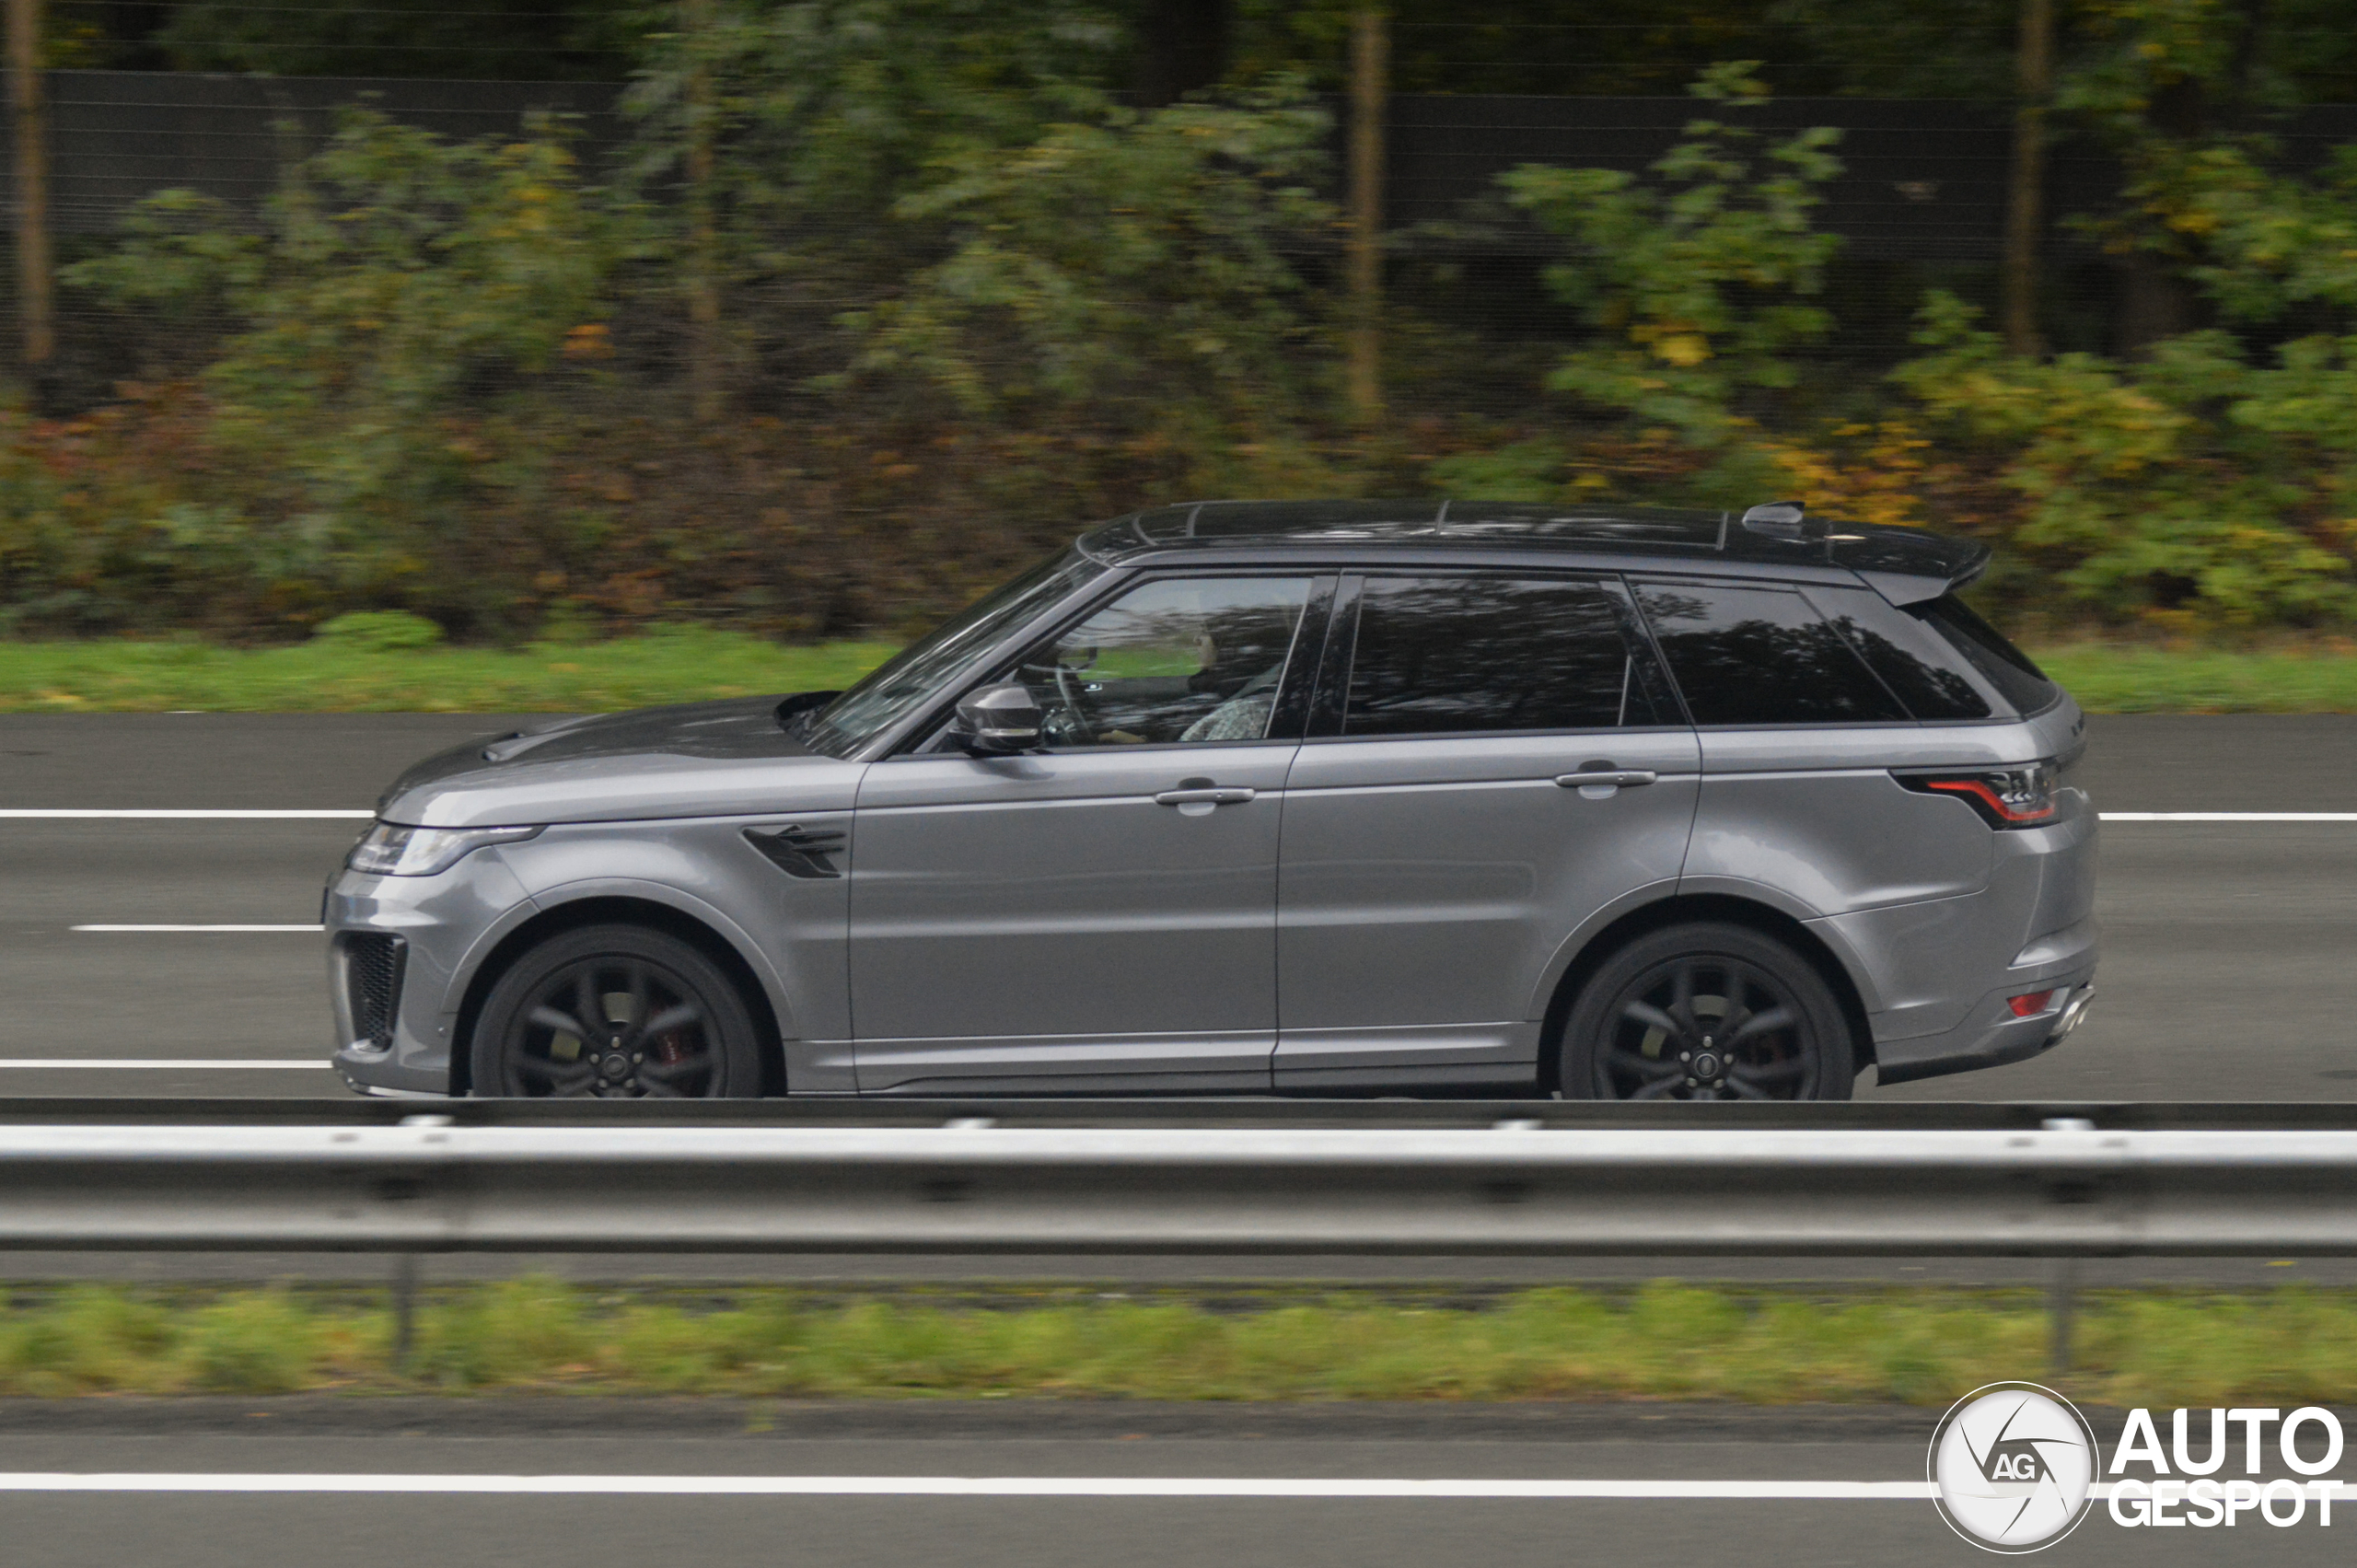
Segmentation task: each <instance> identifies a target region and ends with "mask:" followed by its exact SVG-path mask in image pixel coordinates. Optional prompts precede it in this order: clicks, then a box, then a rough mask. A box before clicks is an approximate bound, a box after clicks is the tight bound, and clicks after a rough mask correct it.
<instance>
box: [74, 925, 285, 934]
mask: <svg viewBox="0 0 2357 1568" xmlns="http://www.w3.org/2000/svg"><path fill="white" fill-rule="evenodd" d="M74 929H75V930H76V931H118V932H120V931H134V932H153V931H325V930H326V929H327V927H326V926H324V925H77V926H75V927H74Z"/></svg>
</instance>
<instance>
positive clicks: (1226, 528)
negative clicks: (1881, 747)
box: [1080, 501, 1989, 602]
mask: <svg viewBox="0 0 2357 1568" xmlns="http://www.w3.org/2000/svg"><path fill="white" fill-rule="evenodd" d="M1334 544H1354V545H1362V546H1370V547H1380V546H1383V545H1387V544H1388V545H1401V546H1416V547H1422V548H1425V549H1430V548H1433V547H1434V546H1445V545H1466V546H1475V547H1488V548H1490V549H1501V548H1503V549H1509V550H1562V551H1577V552H1585V553H1596V552H1607V553H1611V554H1626V555H1650V556H1654V557H1656V558H1659V559H1662V560H1665V561H1674V560H1678V559H1681V558H1682V559H1686V560H1693V559H1697V558H1708V559H1716V560H1722V561H1743V562H1760V563H1776V564H1782V565H1795V566H1799V565H1808V566H1829V565H1830V566H1846V567H1848V568H1850V569H1851V570H1852V571H1855V572H1858V573H1860V574H1861V575H1864V576H1865V577H1866V578H1867V580H1868V581H1870V582H1873V583H1874V584H1875V587H1880V588H1882V589H1883V590H1884V591H1885V592H1886V593H1888V594H1891V595H1892V597H1893V598H1896V599H1898V601H1899V602H1905V601H1906V600H1907V599H1909V598H1928V597H1930V595H1929V593H1924V592H1918V591H1914V590H1913V589H1912V587H1910V586H1905V585H1900V584H1898V583H1893V582H1890V581H1887V579H1892V578H1907V579H1919V580H1921V581H1922V583H1923V584H1925V585H1926V586H1928V585H1931V584H1934V583H1935V584H1936V585H1937V587H1932V588H1931V590H1930V591H1931V592H1933V593H1935V592H1937V591H1939V589H1940V588H1945V587H1951V586H1961V585H1962V584H1963V583H1965V582H1968V581H1970V580H1971V579H1972V578H1973V577H1974V576H1976V575H1979V573H1980V569H1981V567H1983V566H1984V565H1986V563H1987V562H1988V559H1989V551H1988V547H1987V546H1985V545H1980V544H1974V543H1971V542H1970V541H1968V540H1956V539H1946V538H1944V537H1942V536H1941V535H1938V534H1933V533H1926V532H1924V531H1923V530H1922V529H1921V528H1878V527H1873V526H1870V525H1864V524H1851V523H1842V522H1837V521H1832V520H1829V519H1826V518H1820V517H1809V518H1808V519H1807V520H1806V522H1805V524H1804V526H1803V528H1802V530H1801V531H1800V533H1799V534H1798V535H1797V536H1794V535H1789V534H1782V533H1767V532H1761V531H1759V530H1756V529H1753V528H1745V527H1744V526H1743V524H1742V522H1741V520H1740V516H1739V514H1736V513H1734V512H1704V511H1691V510H1679V509H1674V508H1670V507H1666V506H1664V507H1654V506H1580V505H1539V504H1534V503H1527V502H1514V501H1204V502H1198V503H1194V504H1191V505H1180V506H1161V507H1156V508H1155V509H1154V510H1152V511H1146V512H1135V513H1132V514H1131V515H1130V516H1129V517H1117V518H1115V519H1114V520H1113V521H1111V522H1109V523H1106V524H1104V525H1103V526H1101V527H1099V528H1093V529H1091V530H1090V531H1089V532H1088V533H1086V534H1084V535H1083V536H1082V537H1081V540H1080V545H1081V548H1082V549H1083V550H1086V551H1087V552H1089V553H1091V554H1093V555H1096V556H1097V557H1099V558H1100V559H1103V560H1107V561H1119V560H1120V559H1122V558H1124V557H1127V556H1132V555H1137V554H1141V553H1144V552H1150V551H1152V552H1159V551H1167V550H1186V549H1203V548H1213V547H1218V546H1229V547H1234V546H1241V545H1310V546H1315V545H1334Z"/></svg>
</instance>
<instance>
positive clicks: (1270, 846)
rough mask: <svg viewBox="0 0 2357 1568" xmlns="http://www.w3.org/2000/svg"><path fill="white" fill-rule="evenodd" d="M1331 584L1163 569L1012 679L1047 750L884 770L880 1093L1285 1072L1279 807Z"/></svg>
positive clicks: (865, 971)
mask: <svg viewBox="0 0 2357 1568" xmlns="http://www.w3.org/2000/svg"><path fill="white" fill-rule="evenodd" d="M1331 587H1332V579H1330V578H1319V577H1316V576H1310V575H1284V576H1271V575H1266V574H1258V575H1253V574H1236V573H1229V574H1196V575H1168V576H1162V575H1156V576H1152V577H1148V578H1145V579H1144V580H1141V581H1139V582H1137V583H1136V584H1134V585H1133V586H1132V587H1128V588H1126V589H1124V590H1123V591H1122V592H1121V593H1120V595H1119V596H1118V597H1117V598H1114V599H1113V600H1112V601H1111V602H1110V603H1109V604H1106V605H1104V606H1102V607H1101V608H1098V609H1096V610H1091V611H1089V612H1087V613H1086V614H1085V615H1083V616H1082V617H1080V618H1079V619H1078V620H1077V621H1075V622H1074V624H1072V625H1071V626H1069V627H1068V628H1066V629H1064V630H1063V631H1062V632H1060V633H1055V634H1052V635H1050V636H1047V637H1044V638H1042V639H1041V640H1040V641H1039V643H1038V644H1037V645H1034V646H1033V647H1032V648H1030V649H1029V650H1028V651H1027V652H1025V653H1024V654H1023V655H1022V656H1019V657H1018V658H1017V659H1016V661H1015V662H1014V664H1013V665H1012V667H1011V668H1008V669H1007V670H1006V671H1005V672H1004V674H1003V675H1002V676H1000V677H997V678H996V679H1014V680H1019V681H1021V682H1022V683H1023V684H1025V685H1026V686H1028V687H1029V688H1030V689H1031V691H1032V692H1033V693H1034V695H1035V696H1036V697H1037V698H1038V699H1039V702H1040V703H1041V705H1042V707H1043V708H1044V709H1045V711H1046V712H1045V723H1044V725H1043V729H1042V733H1043V735H1045V737H1046V738H1048V742H1049V748H1050V749H1048V750H1046V751H1043V752H1040V753H1037V754H1033V755H1029V756H1023V757H1004V758H991V759H980V758H974V757H969V756H966V755H964V754H962V752H958V751H955V750H942V751H936V752H934V753H932V754H927V755H919V756H912V757H906V758H900V759H897V760H894V761H885V762H879V763H877V765H876V766H875V767H874V768H872V769H871V770H870V771H869V772H868V774H867V777H866V780H865V783H864V784H863V787H862V789H861V792H860V797H859V804H858V808H857V812H856V816H857V820H858V825H859V838H860V854H859V856H858V859H857V861H856V863H855V864H854V866H853V874H852V889H851V909H852V913H851V946H852V958H851V971H852V1026H853V1031H854V1034H855V1038H856V1040H857V1045H856V1051H857V1056H858V1074H859V1083H860V1086H861V1088H863V1089H900V1090H909V1089H923V1090H927V1091H935V1092H946V1091H951V1090H956V1089H959V1088H968V1087H970V1088H974V1089H998V1090H1014V1089H1021V1088H1025V1087H1047V1088H1060V1089H1066V1090H1069V1089H1073V1088H1077V1087H1085V1086H1090V1085H1092V1084H1096V1083H1100V1082H1101V1083H1102V1084H1103V1085H1104V1086H1107V1087H1112V1088H1121V1089H1138V1088H1188V1089H1198V1090H1210V1089H1265V1088H1266V1087H1267V1086H1268V1083H1269V1058H1270V1055H1271V1052H1272V1051H1274V1050H1275V1047H1276V1022H1277V1020H1276V877H1277V824H1278V819H1279V814H1280V813H1281V811H1282V810H1283V789H1284V782H1285V772H1286V770H1287V769H1288V768H1289V767H1290V766H1291V764H1292V761H1293V757H1294V753H1295V750H1297V749H1299V741H1298V736H1299V734H1300V722H1301V721H1300V709H1301V706H1302V703H1301V702H1300V701H1299V697H1300V695H1301V691H1300V688H1302V687H1303V686H1304V685H1306V681H1307V680H1308V679H1309V671H1308V669H1307V668H1306V667H1307V666H1308V665H1310V664H1314V663H1315V660H1316V653H1315V649H1316V648H1317V647H1318V646H1319V645H1321V643H1322V641H1323V638H1324V635H1325V630H1326V622H1327V619H1328V616H1327V611H1328V610H1329V605H1330V603H1331V599H1332V593H1331ZM1297 643H1298V644H1302V645H1306V646H1307V647H1308V648H1310V649H1311V650H1312V652H1310V653H1309V654H1306V655H1303V656H1300V658H1299V660H1298V661H1297V660H1296V656H1295V645H1296V644H1297ZM1271 736H1275V737H1279V738H1275V739H1271Z"/></svg>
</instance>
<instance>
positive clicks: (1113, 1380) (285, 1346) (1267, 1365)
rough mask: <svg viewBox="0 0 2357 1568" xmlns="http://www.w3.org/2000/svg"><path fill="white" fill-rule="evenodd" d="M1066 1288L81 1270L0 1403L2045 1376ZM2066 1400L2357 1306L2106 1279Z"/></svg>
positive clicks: (2321, 1327)
mask: <svg viewBox="0 0 2357 1568" xmlns="http://www.w3.org/2000/svg"><path fill="white" fill-rule="evenodd" d="M1219 1305H1220V1309H1214V1308H1213V1306H1207V1305H1205V1304H1203V1303H1202V1302H1198V1301H1193V1300H1187V1299H1168V1298H1166V1299H1152V1298H1148V1299H1136V1300H1132V1299H1115V1298H1109V1297H1106V1296H1103V1295H1097V1294H1096V1293H1091V1292H1083V1291H1074V1290H1066V1291H1062V1292H1048V1293H1034V1294H1031V1295H1014V1294H1008V1295H1004V1297H1003V1298H1002V1299H1001V1300H1000V1301H999V1302H997V1303H995V1304H977V1303H975V1302H974V1301H972V1300H970V1299H967V1300H962V1301H948V1302H928V1301H925V1300H922V1299H917V1300H911V1299H907V1298H873V1299H853V1300H845V1299H843V1298H842V1297H841V1296H840V1295H838V1296H834V1297H824V1296H819V1295H812V1294H810V1293H807V1292H797V1291H794V1290H788V1289H780V1288H774V1287H771V1288H749V1289H741V1290H717V1291H715V1290H702V1291H697V1292H693V1293H682V1292H679V1291H676V1290H671V1291H665V1290H657V1289H646V1290H636V1291H620V1292H616V1291H590V1290H584V1289H579V1288H575V1287H572V1286H568V1285H566V1284H564V1283H560V1282H557V1281H553V1280H550V1279H544V1278H527V1279H522V1280H513V1281H506V1282H503V1283H496V1284H488V1285H481V1286H464V1287H453V1288H449V1289H444V1290H437V1291H435V1292H432V1293H430V1294H429V1295H428V1297H427V1298H426V1300H425V1301H424V1302H423V1303H422V1304H421V1307H420V1310H419V1317H418V1322H417V1337H416V1342H415V1347H414V1351H413V1353H412V1359H411V1361H410V1364H409V1365H408V1366H407V1367H406V1368H404V1369H401V1370H400V1371H396V1370H395V1369H394V1368H393V1367H392V1366H391V1365H390V1363H389V1348H390V1344H391V1339H392V1324H391V1320H390V1317H389V1311H388V1308H387V1307H386V1304H385V1302H384V1299H383V1297H382V1296H381V1295H374V1296H371V1295H368V1294H366V1293H355V1292H352V1291H342V1292H336V1291H294V1290H285V1289H271V1290H257V1291H218V1290H208V1289H203V1288H198V1287H178V1288H174V1289H169V1290H125V1289H118V1288H112V1287H108V1286H101V1285H75V1286H71V1287H67V1288H64V1289H62V1290H55V1291H50V1292H43V1293H38V1294H35V1295H27V1294H25V1293H22V1292H19V1293H18V1294H17V1296H16V1297H15V1298H14V1299H13V1300H10V1301H8V1302H7V1303H6V1305H5V1306H0V1392H5V1393H9V1394H17V1395H32V1396H39V1397H59V1396H71V1395H80V1394H97V1393H113V1392H132V1393H158V1394H170V1393H205V1392H214V1393H235V1394H271V1393H294V1392H300V1391H322V1390H345V1391H353V1392H372V1391H375V1392H396V1391H412V1392H414V1391H419V1390H428V1391H431V1390H443V1391H449V1392H480V1391H496V1390H513V1391H530V1392H540V1393H547V1392H559V1391H573V1392H581V1393H605V1394H613V1393H665V1394H720V1395H738V1396H770V1397H782V1396H793V1397H803V1398H810V1397H834V1398H910V1397H957V1398H967V1399H972V1398H989V1397H993V1396H999V1397H1006V1396H1028V1397H1034V1398H1037V1397H1084V1398H1136V1399H1158V1400H1173V1399H1177V1400H1526V1399H1576V1400H1645V1399H1668V1400H1741V1401H1749V1402H1756V1403H1765V1404H1775V1403H1791V1402H1801V1401H1856V1402H1883V1401H1899V1402H1904V1403H1910V1404H1926V1405H1936V1404H1942V1403H1945V1402H1947V1401H1949V1400H1953V1399H1955V1398H1956V1397H1957V1396H1959V1395H1961V1394H1963V1393H1965V1392H1967V1391H1968V1390H1969V1389H1971V1388H1976V1387H1979V1386H1980V1385H1981V1384H1983V1383H1988V1382H1991V1381H1995V1380H1998V1379H2002V1378H2009V1377H2021V1376H2034V1375H2035V1374H2036V1373H2037V1372H2038V1370H2039V1369H2041V1368H2042V1367H2043V1365H2044V1355H2045V1349H2046V1336H2047V1331H2048V1323H2047V1318H2046V1315H2045V1312H2044V1310H2043V1307H2042V1304H2041V1302H2040V1301H2039V1299H2038V1297H2037V1296H2036V1295H2034V1294H2032V1293H2028V1292H1958V1291H1936V1290H1889V1291H1867V1292H1849V1293H1843V1294H1816V1293H1809V1294H1804V1293H1797V1292H1793V1291H1789V1290H1750V1291H1743V1290H1726V1289H1705V1288H1698V1287H1693V1286H1687V1285H1680V1284H1677V1283H1666V1282H1665V1283H1654V1284H1651V1285H1647V1286H1644V1287H1643V1288H1640V1289H1636V1290H1633V1291H1618V1292H1613V1291H1595V1290H1578V1289H1538V1290H1525V1291H1514V1292H1509V1293H1505V1294H1503V1295H1496V1296H1492V1297H1489V1298H1486V1299H1484V1300H1481V1301H1480V1302H1477V1303H1475V1304H1473V1305H1472V1306H1471V1307H1468V1306H1467V1305H1466V1304H1465V1303H1463V1302H1462V1301H1458V1302H1457V1303H1454V1304H1446V1303H1444V1304H1437V1305H1431V1304H1423V1303H1420V1302H1418V1301H1415V1300H1413V1299H1410V1300H1406V1301H1402V1300H1399V1299H1396V1298H1395V1299H1370V1298H1368V1297H1367V1296H1365V1295H1358V1296H1356V1297H1353V1296H1348V1295H1321V1294H1318V1293H1316V1292H1314V1291H1304V1290H1295V1291H1291V1292H1281V1293H1274V1294H1270V1295H1262V1296H1261V1297H1260V1298H1258V1299H1256V1300H1252V1301H1249V1302H1248V1303H1245V1304H1244V1307H1243V1309H1241V1310H1237V1303H1235V1302H1232V1301H1231V1302H1228V1303H1225V1304H1219ZM2078 1343H2079V1351H2078V1354H2079V1357H2080V1366H2081V1371H2080V1372H2079V1374H2078V1375H2077V1376H2075V1377H2073V1379H2071V1380H2070V1382H2071V1388H2072V1391H2073V1393H2074V1394H2078V1395H2082V1396H2084V1397H2086V1398H2089V1399H2092V1400H2096V1401H2098V1402H2108V1403H2113V1404H2127V1405H2133V1404H2153V1403H2169V1404H2186V1405H2200V1404H2219V1405H2225V1404H2236V1403H2261V1404H2279V1403H2288V1404H2300V1403H2320V1404H2330V1403H2335V1402H2346V1401H2348V1400H2351V1399H2352V1397H2357V1293H2349V1292H2327V1291H2311V1290H2306V1289H2303V1288H2299V1287H2289V1288H2284V1289H2279V1290H2275V1291H2270V1292H2265V1293H2248V1294H2242V1295H2219V1294H2214V1293H2213V1294H2200V1293H2185V1292H2165V1293H2164V1292H2138V1293H2126V1292H2120V1293H2100V1292H2099V1293H2091V1294H2090V1295H2089V1296H2088V1298H2087V1299H2086V1301H2085V1303H2084V1311H2083V1315H2082V1317H2081V1318H2080V1322H2079V1331H2078Z"/></svg>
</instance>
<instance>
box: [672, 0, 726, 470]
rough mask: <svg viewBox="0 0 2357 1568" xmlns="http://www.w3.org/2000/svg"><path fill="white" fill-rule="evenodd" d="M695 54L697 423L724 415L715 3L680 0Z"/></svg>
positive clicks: (692, 197)
mask: <svg viewBox="0 0 2357 1568" xmlns="http://www.w3.org/2000/svg"><path fill="white" fill-rule="evenodd" d="M680 12H681V17H680V19H681V21H682V22H683V23H684V24H685V27H686V31H687V35H688V48H689V49H690V50H691V51H692V54H691V59H690V61H689V67H688V88H687V111H688V127H687V129H688V157H687V176H688V256H687V263H688V265H687V294H688V336H689V343H688V391H689V400H690V403H691V407H692V408H693V410H694V412H695V417H696V422H697V423H698V424H710V423H712V422H713V421H714V420H717V419H718V418H719V417H720V415H721V411H722V405H723V402H724V401H725V400H724V397H723V393H722V389H721V366H720V357H721V342H720V230H719V219H718V215H717V214H716V213H715V212H714V192H713V181H714V175H715V173H716V171H717V170H716V163H715V157H714V139H715V138H716V136H717V135H718V133H719V127H718V126H717V125H716V124H715V123H714V120H715V118H716V109H715V105H714V90H713V80H712V61H711V58H710V55H709V50H710V47H711V41H712V0H682V4H681V6H680Z"/></svg>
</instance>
